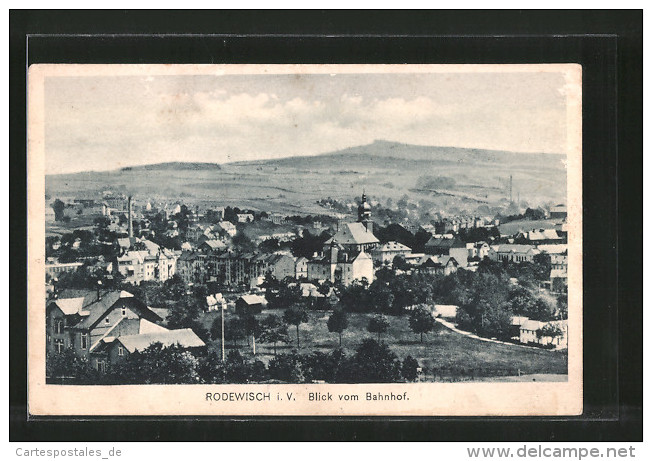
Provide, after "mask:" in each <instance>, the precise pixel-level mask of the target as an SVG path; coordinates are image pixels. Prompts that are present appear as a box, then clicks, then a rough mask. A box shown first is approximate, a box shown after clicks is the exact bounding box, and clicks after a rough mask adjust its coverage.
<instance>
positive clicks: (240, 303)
mask: <svg viewBox="0 0 652 461" xmlns="http://www.w3.org/2000/svg"><path fill="white" fill-rule="evenodd" d="M265 307H267V300H266V299H265V298H264V297H263V296H259V295H242V296H240V297H239V298H238V299H237V300H236V301H235V309H236V312H238V313H240V312H251V313H254V314H259V313H260V311H261V310H263V309H264V308H265Z"/></svg>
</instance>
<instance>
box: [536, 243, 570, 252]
mask: <svg viewBox="0 0 652 461" xmlns="http://www.w3.org/2000/svg"><path fill="white" fill-rule="evenodd" d="M537 248H538V249H539V251H542V252H544V253H548V254H551V255H560V254H564V253H567V252H568V245H566V244H559V245H554V244H552V245H539V246H537Z"/></svg>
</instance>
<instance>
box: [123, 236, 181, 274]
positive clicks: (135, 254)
mask: <svg viewBox="0 0 652 461" xmlns="http://www.w3.org/2000/svg"><path fill="white" fill-rule="evenodd" d="M118 240H121V239H118ZM124 240H131V239H124ZM130 248H133V249H131V250H127V251H125V252H124V253H123V254H121V255H120V256H118V257H117V258H116V266H117V267H116V270H117V271H118V273H120V275H122V276H123V277H124V278H125V281H126V282H128V283H132V284H140V283H141V282H144V281H152V280H155V281H159V282H165V281H166V280H168V279H170V278H172V277H173V276H174V274H175V273H176V266H177V258H178V254H177V252H175V251H174V250H170V249H168V248H162V247H159V246H158V245H157V244H155V243H154V242H151V241H149V240H140V239H136V242H135V243H133V244H132V245H131V246H130Z"/></svg>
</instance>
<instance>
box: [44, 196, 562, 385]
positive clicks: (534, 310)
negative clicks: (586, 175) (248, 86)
mask: <svg viewBox="0 0 652 461" xmlns="http://www.w3.org/2000/svg"><path fill="white" fill-rule="evenodd" d="M46 202H47V203H46V217H45V220H46V242H45V247H46V248H45V250H46V252H45V253H46V264H45V282H46V283H45V286H46V294H45V296H46V319H47V325H46V334H47V341H46V347H47V360H46V369H47V378H48V382H51V383H59V384H141V383H142V384H149V383H166V384H172V383H184V384H187V383H246V382H251V383H260V382H266V383H286V382H307V383H313V382H315V383H318V382H342V383H359V382H406V381H408V382H409V381H464V380H475V379H478V380H483V379H501V378H509V377H519V376H521V375H539V374H548V375H551V376H564V375H565V374H566V373H567V355H566V349H567V341H568V338H567V336H568V325H567V324H568V302H567V291H568V283H567V273H568V250H567V224H566V213H567V212H566V206H565V205H564V204H552V205H549V204H548V205H545V206H537V207H522V206H521V205H520V202H521V201H520V200H514V199H513V197H511V189H510V198H509V200H508V201H506V202H507V205H506V206H505V207H504V211H503V212H502V213H492V210H491V209H489V207H485V208H486V209H483V210H481V211H484V213H475V214H468V213H450V212H444V211H443V210H441V209H435V208H433V207H428V204H419V203H418V202H412V201H411V200H410V198H409V197H407V196H405V197H403V198H402V199H401V200H397V201H396V202H392V201H391V199H388V200H379V199H377V198H375V197H373V196H368V195H367V194H366V193H365V191H364V190H363V188H362V187H360V190H359V193H358V195H357V196H354V197H351V198H350V200H342V199H332V198H330V197H328V198H326V197H325V198H323V199H320V200H318V201H317V202H316V203H315V206H317V207H319V208H320V209H322V210H323V213H322V214H311V215H308V214H301V213H299V212H297V214H294V215H291V214H287V213H279V212H278V211H274V210H268V211H265V210H260V209H246V208H242V209H241V208H238V207H235V206H225V207H218V206H202V205H200V204H197V203H190V201H186V202H184V199H183V197H180V198H179V200H175V201H169V200H160V199H158V200H157V199H154V198H150V197H141V196H131V195H127V194H125V193H121V192H117V191H112V190H108V191H104V192H102V193H98V194H95V195H94V196H83V197H74V196H73V197H49V200H46ZM161 363H163V364H164V366H161Z"/></svg>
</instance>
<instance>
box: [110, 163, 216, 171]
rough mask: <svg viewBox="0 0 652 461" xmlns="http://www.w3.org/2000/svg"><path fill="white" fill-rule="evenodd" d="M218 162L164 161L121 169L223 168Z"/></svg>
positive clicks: (121, 169) (122, 169)
mask: <svg viewBox="0 0 652 461" xmlns="http://www.w3.org/2000/svg"><path fill="white" fill-rule="evenodd" d="M221 169H222V167H221V166H220V165H219V164H217V163H208V162H164V163H152V164H149V165H137V166H126V167H124V168H120V171H139V170H140V171H142V170H145V171H160V170H221Z"/></svg>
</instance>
